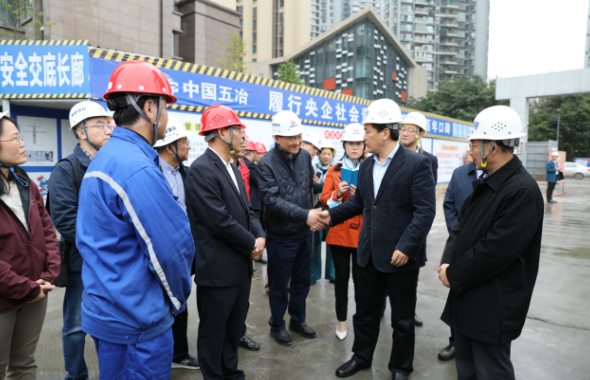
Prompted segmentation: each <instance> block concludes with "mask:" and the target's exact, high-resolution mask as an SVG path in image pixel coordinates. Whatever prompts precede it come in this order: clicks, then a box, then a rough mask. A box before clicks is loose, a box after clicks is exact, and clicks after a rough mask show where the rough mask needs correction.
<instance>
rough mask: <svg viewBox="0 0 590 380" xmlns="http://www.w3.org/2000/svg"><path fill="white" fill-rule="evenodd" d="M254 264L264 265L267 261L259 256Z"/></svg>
mask: <svg viewBox="0 0 590 380" xmlns="http://www.w3.org/2000/svg"><path fill="white" fill-rule="evenodd" d="M256 262H257V263H260V264H266V263H267V262H268V261H266V259H265V258H264V257H262V256H260V258H259V259H258V260H256Z"/></svg>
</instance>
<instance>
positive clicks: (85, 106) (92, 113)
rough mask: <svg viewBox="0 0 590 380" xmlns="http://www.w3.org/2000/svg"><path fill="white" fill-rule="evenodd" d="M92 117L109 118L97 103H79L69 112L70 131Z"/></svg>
mask: <svg viewBox="0 0 590 380" xmlns="http://www.w3.org/2000/svg"><path fill="white" fill-rule="evenodd" d="M93 117H106V118H108V117H109V114H108V113H107V111H106V110H105V109H104V108H103V106H101V105H100V104H98V103H94V102H91V101H85V102H80V103H78V104H76V105H75V106H73V107H72V109H71V110H70V130H72V129H74V127H75V126H76V125H78V124H80V123H81V122H82V121H84V120H86V119H91V118H93Z"/></svg>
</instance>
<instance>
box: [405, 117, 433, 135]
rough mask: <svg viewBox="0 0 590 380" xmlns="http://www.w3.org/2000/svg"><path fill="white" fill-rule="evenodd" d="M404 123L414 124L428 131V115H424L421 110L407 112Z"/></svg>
mask: <svg viewBox="0 0 590 380" xmlns="http://www.w3.org/2000/svg"><path fill="white" fill-rule="evenodd" d="M403 124H413V125H415V126H417V127H418V128H420V129H421V130H423V131H424V132H427V130H426V117H425V116H424V115H422V114H421V113H420V112H410V113H409V114H407V115H406V117H404V122H403Z"/></svg>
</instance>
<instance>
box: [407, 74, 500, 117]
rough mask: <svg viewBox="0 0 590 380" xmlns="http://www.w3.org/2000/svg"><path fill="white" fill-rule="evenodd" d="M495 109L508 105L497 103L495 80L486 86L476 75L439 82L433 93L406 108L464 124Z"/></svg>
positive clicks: (410, 103)
mask: <svg viewBox="0 0 590 380" xmlns="http://www.w3.org/2000/svg"><path fill="white" fill-rule="evenodd" d="M495 105H508V102H499V101H497V100H496V80H495V79H493V80H491V81H489V82H487V83H486V81H485V80H484V79H483V78H482V77H481V76H479V75H473V76H472V77H471V79H467V78H466V77H465V76H460V77H458V78H456V79H455V80H454V81H444V82H441V83H439V85H438V88H437V89H436V91H430V92H428V94H427V95H426V96H425V97H423V98H420V99H414V98H410V101H409V102H408V107H409V108H413V109H416V110H419V111H424V112H433V113H437V114H440V115H444V116H447V117H452V118H455V119H459V120H465V121H472V120H473V119H475V116H477V114H478V113H479V112H481V111H482V110H484V109H485V108H488V107H491V106H495Z"/></svg>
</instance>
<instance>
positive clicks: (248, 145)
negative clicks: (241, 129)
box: [246, 140, 256, 151]
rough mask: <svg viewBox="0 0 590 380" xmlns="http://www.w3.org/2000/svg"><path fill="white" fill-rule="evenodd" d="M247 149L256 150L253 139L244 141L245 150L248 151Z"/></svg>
mask: <svg viewBox="0 0 590 380" xmlns="http://www.w3.org/2000/svg"><path fill="white" fill-rule="evenodd" d="M248 150H253V151H256V144H255V143H254V141H251V140H248V141H246V151H248Z"/></svg>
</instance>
